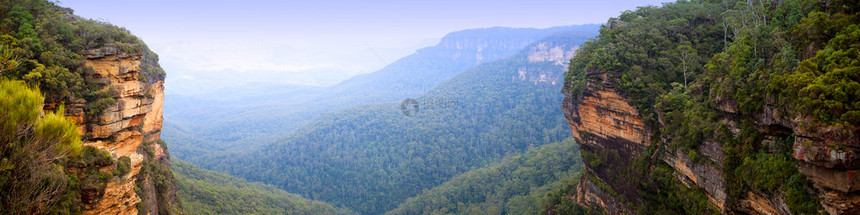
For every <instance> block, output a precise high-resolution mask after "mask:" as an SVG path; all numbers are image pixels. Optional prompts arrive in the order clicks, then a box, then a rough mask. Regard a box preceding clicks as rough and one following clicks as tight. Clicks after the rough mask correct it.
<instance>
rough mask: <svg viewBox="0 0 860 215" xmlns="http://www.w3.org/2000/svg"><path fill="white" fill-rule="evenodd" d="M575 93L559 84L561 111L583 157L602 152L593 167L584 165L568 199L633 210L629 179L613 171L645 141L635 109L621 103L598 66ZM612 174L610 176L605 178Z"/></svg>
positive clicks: (633, 191)
mask: <svg viewBox="0 0 860 215" xmlns="http://www.w3.org/2000/svg"><path fill="white" fill-rule="evenodd" d="M586 75H587V76H588V77H589V80H591V81H589V82H588V83H587V86H586V87H585V88H586V90H585V91H584V92H585V93H583V95H582V97H581V98H576V97H575V96H573V95H571V92H570V90H567V89H569V87H570V86H569V85H570V83H566V84H565V90H563V91H562V92H563V93H564V94H565V98H564V100H563V102H562V111H563V112H564V115H565V117H566V118H567V122H568V124H569V125H570V128H571V130H572V131H573V137H574V138H575V139H576V140H577V142H578V143H579V144H580V150H581V151H583V153H584V155H583V157H589V156H606V157H605V158H604V159H601V163H600V164H599V165H600V166H599V167H596V166H593V165H585V173H584V175H585V176H584V177H583V179H582V180H581V181H580V183H579V184H578V186H577V188H576V190H577V194H576V196H575V197H574V199H576V200H577V202H579V203H580V204H583V205H593V206H599V208H603V209H605V210H606V211H607V212H608V213H610V214H632V213H635V211H633V209H632V208H630V207H629V206H630V204H628V203H631V202H632V203H634V204H635V203H637V202H640V201H641V200H640V198H639V197H638V194H637V193H636V192H637V191H636V188H635V185H634V184H635V182H633V181H631V180H629V179H625V178H620V179H619V178H618V177H619V176H618V175H616V174H615V173H617V172H613V171H627V170H628V169H629V168H627V167H629V166H630V164H631V162H632V159H634V158H635V157H637V156H639V155H641V154H642V153H644V150H645V147H646V146H648V145H650V142H649V141H648V139H647V137H648V135H647V133H646V129H645V125H644V124H643V123H642V118H641V117H640V116H639V113H638V111H637V110H636V109H635V108H634V107H633V106H631V105H630V104H628V103H627V101H626V100H625V99H624V98H623V97H621V95H619V94H618V93H617V92H616V91H615V88H614V86H612V84H611V83H610V82H609V81H608V80H609V77H608V74H607V73H604V72H589V73H588V74H586ZM611 178H614V179H611Z"/></svg>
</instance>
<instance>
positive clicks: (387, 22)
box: [60, 0, 667, 94]
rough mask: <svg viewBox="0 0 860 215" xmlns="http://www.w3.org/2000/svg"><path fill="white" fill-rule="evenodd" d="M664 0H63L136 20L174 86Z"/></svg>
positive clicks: (385, 55) (325, 73)
mask: <svg viewBox="0 0 860 215" xmlns="http://www.w3.org/2000/svg"><path fill="white" fill-rule="evenodd" d="M661 2H667V1H665V0H598V1H594V0H591V1H580V0H572V1H551V0H523V1H510V0H480V1H469V0H413V1H403V0H401V1H394V0H385V1H379V0H376V1H358V0H353V1H327V0H303V1H292V0H281V1H274V0H235V1H225V0H146V1H144V0H61V1H60V5H61V6H64V7H69V8H72V9H73V10H74V11H75V14H77V15H79V16H82V17H86V18H92V19H97V20H102V21H107V22H110V23H112V24H115V25H118V26H122V27H125V28H127V29H129V30H130V31H131V32H132V33H134V34H135V35H137V36H138V37H140V38H142V39H143V40H144V41H145V42H146V43H147V44H148V45H149V46H150V48H151V49H153V50H154V51H155V52H156V53H158V54H159V55H160V57H161V64H162V67H164V69H165V70H166V71H167V73H168V80H167V91H168V93H179V94H190V93H196V92H200V91H209V90H213V89H216V88H220V87H225V86H235V85H240V84H245V83H249V82H268V83H275V84H285V83H292V84H306V85H331V84H334V83H337V82H338V81H341V80H343V79H346V78H348V77H351V76H354V75H356V74H361V73H367V72H372V71H375V70H377V69H380V68H382V67H383V66H384V65H385V63H391V62H393V61H395V60H397V59H398V58H400V57H403V56H405V55H408V54H411V53H412V52H414V51H415V50H416V49H418V48H421V47H425V46H430V45H434V44H435V43H437V42H438V41H439V39H440V38H441V37H442V36H444V35H445V34H447V33H449V32H452V31H457V30H463V29H470V28H484V27H494V26H505V27H536V28H544V27H551V26H561V25H574V24H588V23H604V22H606V20H607V19H608V18H609V17H613V16H617V15H618V14H620V13H621V12H622V11H624V10H634V9H636V7H637V6H644V5H660V3H661ZM374 52H375V53H376V54H378V55H379V57H377V55H376V54H374ZM380 58H382V59H380Z"/></svg>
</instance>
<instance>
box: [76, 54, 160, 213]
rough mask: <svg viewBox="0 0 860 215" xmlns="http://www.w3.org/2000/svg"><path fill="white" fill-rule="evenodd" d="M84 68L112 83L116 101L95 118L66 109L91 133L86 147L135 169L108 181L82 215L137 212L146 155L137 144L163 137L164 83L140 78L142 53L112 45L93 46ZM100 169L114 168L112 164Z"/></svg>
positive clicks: (157, 153)
mask: <svg viewBox="0 0 860 215" xmlns="http://www.w3.org/2000/svg"><path fill="white" fill-rule="evenodd" d="M86 66H89V67H92V68H93V69H94V70H95V76H96V77H97V78H104V79H105V80H107V81H109V83H110V84H109V87H111V88H113V89H114V90H116V92H117V93H116V95H115V97H114V99H115V100H116V103H115V104H114V105H113V106H110V107H109V108H107V109H106V110H104V112H103V113H102V114H101V115H99V116H98V117H95V118H93V119H84V116H83V111H77V110H75V109H72V110H71V111H67V114H69V115H71V116H72V117H73V118H78V119H80V121H81V122H83V123H81V130H82V131H85V134H86V135H85V136H86V137H87V138H86V139H85V140H84V146H90V147H95V148H100V149H105V150H107V151H108V152H110V154H111V156H112V157H113V158H114V160H116V159H118V158H119V157H122V156H128V157H129V158H130V159H131V167H132V168H131V172H130V173H129V174H126V175H124V176H122V178H121V179H120V180H110V181H109V182H108V183H107V185H106V188H105V192H104V195H103V196H101V198H98V200H97V201H96V202H94V203H92V204H87V205H85V206H84V214H137V213H138V210H137V208H136V205H137V203H138V202H140V201H141V197H138V196H137V194H136V193H135V192H134V187H135V181H136V180H135V179H136V177H137V175H138V174H139V173H140V169H141V166H142V163H143V162H144V159H146V158H145V156H144V155H143V154H141V152H138V148H139V147H140V145H141V144H143V143H150V142H153V141H156V140H158V139H159V136H160V131H161V126H162V124H163V118H162V107H163V101H164V83H163V82H162V81H157V82H155V83H153V84H147V83H145V82H142V81H141V80H140V77H139V72H140V70H141V56H140V55H139V54H128V53H124V52H121V51H118V50H116V49H115V48H112V47H105V48H102V49H97V50H91V51H90V52H89V54H88V55H87V60H86ZM78 106H80V105H78ZM76 113H79V114H76ZM153 145H154V146H156V147H157V150H155V151H156V156H157V157H161V156H163V155H164V153H163V150H160V149H161V148H160V147H158V144H153ZM159 154H160V155H159ZM102 171H105V172H107V171H113V167H111V168H108V169H105V170H102Z"/></svg>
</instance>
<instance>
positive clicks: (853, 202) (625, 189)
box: [562, 72, 860, 214]
mask: <svg viewBox="0 0 860 215" xmlns="http://www.w3.org/2000/svg"><path fill="white" fill-rule="evenodd" d="M586 75H587V77H588V82H587V83H586V84H585V88H584V90H583V94H582V96H581V97H579V98H577V97H575V96H574V95H572V93H571V91H570V88H571V83H566V84H565V87H564V89H563V90H562V92H563V93H564V94H565V98H564V101H563V103H562V110H563V112H564V115H565V117H566V118H567V120H568V123H569V125H570V128H571V130H572V131H573V136H574V138H576V139H577V141H578V142H579V144H580V146H581V147H580V148H581V150H582V153H583V162H584V163H585V164H586V165H585V174H584V175H585V176H584V177H583V178H582V179H581V181H580V183H579V185H578V187H577V189H576V192H575V193H573V194H572V196H571V198H573V199H574V200H575V201H576V202H578V203H580V204H582V205H587V206H590V207H593V208H600V209H602V210H605V211H606V212H608V213H609V214H632V213H636V212H637V211H636V208H635V207H631V206H635V205H639V204H640V203H641V201H642V198H643V197H642V196H641V194H638V193H637V192H638V191H641V190H642V189H643V188H642V187H641V186H640V185H637V180H638V179H636V178H625V177H630V175H624V174H622V173H619V172H624V171H631V170H632V169H633V168H637V167H634V166H632V165H633V164H632V163H633V162H634V161H633V160H634V159H637V158H639V157H644V158H645V159H647V160H650V161H651V162H655V161H656V162H662V163H663V164H666V165H668V166H670V167H671V168H672V169H673V173H672V175H671V177H675V178H677V179H678V180H679V181H680V182H681V183H683V185H684V186H686V187H688V188H693V189H697V190H702V191H703V192H704V194H705V195H706V196H707V198H708V202H710V204H711V205H713V206H714V207H716V208H717V209H719V210H720V211H721V212H722V213H735V212H742V213H750V214H791V212H790V210H789V208H788V206H786V202H785V201H786V200H785V198H784V195H786V194H784V193H778V194H770V195H769V194H764V193H760V192H756V191H753V190H745V191H743V194H742V195H741V196H740V197H739V199H737V202H736V203H735V204H732V205H729V203H727V198H728V197H727V192H728V191H727V184H728V183H729V182H727V181H726V180H727V179H726V176H725V174H726V173H725V172H724V167H723V163H724V162H725V157H726V156H727V155H726V154H724V150H723V148H722V146H721V143H719V142H717V141H715V140H704V141H703V142H702V143H701V146H700V147H699V148H698V149H696V150H695V151H696V154H698V155H701V156H702V157H704V159H700V160H699V161H695V160H694V158H691V157H690V156H689V155H688V153H686V152H682V151H680V150H673V149H670V148H668V147H666V146H665V145H652V144H653V143H651V142H650V141H649V139H650V138H651V136H652V135H653V134H654V131H657V130H659V129H662V127H663V126H664V125H663V123H662V119H660V118H661V116H658V121H659V123H658V126H660V127H659V128H648V127H647V126H645V125H643V123H642V118H641V116H640V114H639V111H638V110H636V108H634V107H633V106H631V105H630V104H629V103H628V102H627V101H628V99H627V98H625V97H623V96H621V95H619V94H618V93H617V92H616V91H615V88H614V87H613V86H612V84H611V81H610V80H611V79H613V78H618V77H613V76H612V73H605V72H587V73H586ZM733 102H734V101H726V100H720V99H717V100H716V101H715V102H714V104H712V106H713V108H714V109H717V110H719V113H720V114H722V115H723V116H724V117H721V118H722V121H721V122H720V123H721V124H723V125H725V126H726V127H728V128H729V130H730V131H731V132H733V133H735V134H738V133H740V129H739V128H738V124H739V122H738V119H737V118H733V117H732V116H733V115H732V113H734V112H735V111H736V110H733V109H732V108H731V107H733V106H732V105H720V104H730V103H733ZM735 103H736V102H735ZM774 106H775V104H770V103H769V104H767V105H766V106H765V107H764V110H763V111H762V112H763V114H760V115H758V116H756V119H754V125H755V128H756V129H757V130H758V132H761V133H762V134H764V138H763V140H762V141H761V142H759V143H747V144H755V145H761V146H768V145H769V144H770V143H772V142H773V141H774V140H776V139H778V138H784V137H788V136H792V135H791V134H793V137H794V144H793V147H792V149H791V150H792V152H793V153H792V155H793V156H794V158H795V159H797V160H796V162H797V167H798V170H799V171H800V173H801V174H802V175H804V176H806V177H807V178H808V179H809V180H810V181H812V182H813V185H814V187H815V189H816V190H815V193H817V195H818V197H819V198H820V202H819V203H820V204H821V206H822V207H823V208H824V210H825V211H826V212H827V213H830V214H857V213H860V192H858V183H860V178H858V174H857V173H858V162H860V159H858V154H857V151H856V149H857V148H858V146H860V145H858V142H860V137H858V136H857V134H858V130H857V128H856V127H852V126H824V125H820V124H818V123H815V122H813V121H812V120H810V119H809V118H803V117H796V118H793V119H792V118H791V117H789V114H786V113H784V112H780V111H777V110H778V109H777V108H774ZM657 138H660V139H661V141H662V142H666V141H668V140H666V138H668V137H666V136H659V135H658V137H657ZM649 146H653V147H656V148H658V149H655V150H651V151H654V152H653V153H652V154H643V153H646V152H650V151H649V150H647V149H648V147H649ZM658 151H660V152H661V153H658ZM650 168H652V169H653V168H654V167H653V166H652V167H650ZM743 177H757V176H754V175H749V176H743ZM735 180H740V179H735ZM646 195H647V194H646Z"/></svg>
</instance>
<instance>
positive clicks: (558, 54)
mask: <svg viewBox="0 0 860 215" xmlns="http://www.w3.org/2000/svg"><path fill="white" fill-rule="evenodd" d="M577 49H579V46H572V47H568V45H567V44H554V43H550V42H539V43H537V44H534V45H532V47H531V48H530V49H529V51H528V53H529V54H528V59H529V62H544V61H548V62H552V63H554V64H556V65H565V66H566V65H567V64H568V63H569V62H570V59H571V58H573V56H574V55H576V50H577Z"/></svg>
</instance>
